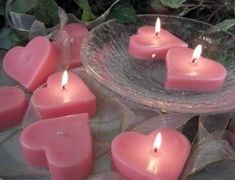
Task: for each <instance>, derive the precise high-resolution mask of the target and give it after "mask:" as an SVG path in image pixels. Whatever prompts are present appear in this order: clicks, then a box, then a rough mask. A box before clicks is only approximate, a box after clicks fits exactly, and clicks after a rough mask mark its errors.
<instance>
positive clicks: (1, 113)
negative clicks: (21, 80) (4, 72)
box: [0, 86, 27, 130]
mask: <svg viewBox="0 0 235 180" xmlns="http://www.w3.org/2000/svg"><path fill="white" fill-rule="evenodd" d="M26 108H27V100H26V96H25V94H24V92H23V91H22V90H21V89H19V88H16V87H8V86H5V87H1V88H0V130H3V129H7V128H10V127H13V126H16V125H19V124H20V123H21V121H22V118H23V116H24V113H25V110H26Z"/></svg>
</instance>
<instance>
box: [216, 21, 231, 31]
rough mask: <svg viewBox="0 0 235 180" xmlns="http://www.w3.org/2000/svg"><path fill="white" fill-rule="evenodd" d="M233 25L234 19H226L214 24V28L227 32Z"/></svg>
mask: <svg viewBox="0 0 235 180" xmlns="http://www.w3.org/2000/svg"><path fill="white" fill-rule="evenodd" d="M234 25H235V19H226V20H224V21H222V22H220V23H218V24H216V27H218V28H220V29H223V30H228V29H230V28H231V27H233V26H234Z"/></svg>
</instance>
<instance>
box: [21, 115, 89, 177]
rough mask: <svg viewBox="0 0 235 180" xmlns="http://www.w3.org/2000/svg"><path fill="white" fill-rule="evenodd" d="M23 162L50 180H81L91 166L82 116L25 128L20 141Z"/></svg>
mask: <svg viewBox="0 0 235 180" xmlns="http://www.w3.org/2000/svg"><path fill="white" fill-rule="evenodd" d="M20 142H21V147H22V152H23V156H24V158H25V160H26V162H27V163H28V164H29V165H31V166H33V167H38V168H48V169H49V171H50V173H51V175H52V179H54V180H78V179H85V178H86V177H87V176H88V174H89V173H90V171H91V169H92V165H93V153H92V142H91V132H90V126H89V118H88V115H87V114H86V113H84V114H74V115H69V116H65V117H59V118H52V119H44V120H41V121H37V122H35V123H33V124H30V125H29V126H28V127H26V128H25V129H24V130H23V132H22V134H21V138H20Z"/></svg>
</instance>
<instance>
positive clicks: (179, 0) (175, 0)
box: [160, 0, 185, 9]
mask: <svg viewBox="0 0 235 180" xmlns="http://www.w3.org/2000/svg"><path fill="white" fill-rule="evenodd" d="M160 2H161V4H162V5H163V6H166V7H170V8H174V9H177V8H179V7H180V6H181V5H182V4H183V3H184V2H185V0H160Z"/></svg>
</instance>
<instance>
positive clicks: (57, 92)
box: [31, 72, 96, 118]
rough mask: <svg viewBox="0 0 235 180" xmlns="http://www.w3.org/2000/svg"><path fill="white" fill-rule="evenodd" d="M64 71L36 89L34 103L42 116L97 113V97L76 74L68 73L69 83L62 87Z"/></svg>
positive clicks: (53, 75)
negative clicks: (44, 85)
mask: <svg viewBox="0 0 235 180" xmlns="http://www.w3.org/2000/svg"><path fill="white" fill-rule="evenodd" d="M62 76H63V73H55V74H52V75H51V76H49V78H48V79H47V86H46V87H41V88H38V89H37V90H35V91H34V93H33V96H32V98H31V100H32V102H33V103H32V104H33V105H34V106H35V107H36V108H37V110H38V111H39V112H40V114H41V117H42V118H52V117H59V116H65V115H70V114H78V113H88V114H89V116H94V115H95V114H96V97H95V96H94V94H93V93H92V92H91V91H90V90H89V88H88V87H87V86H86V84H85V83H84V82H83V81H82V79H81V78H80V77H78V76H77V75H76V74H74V73H71V72H69V73H68V84H67V85H66V86H65V88H64V89H63V88H62V85H61V79H62Z"/></svg>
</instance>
